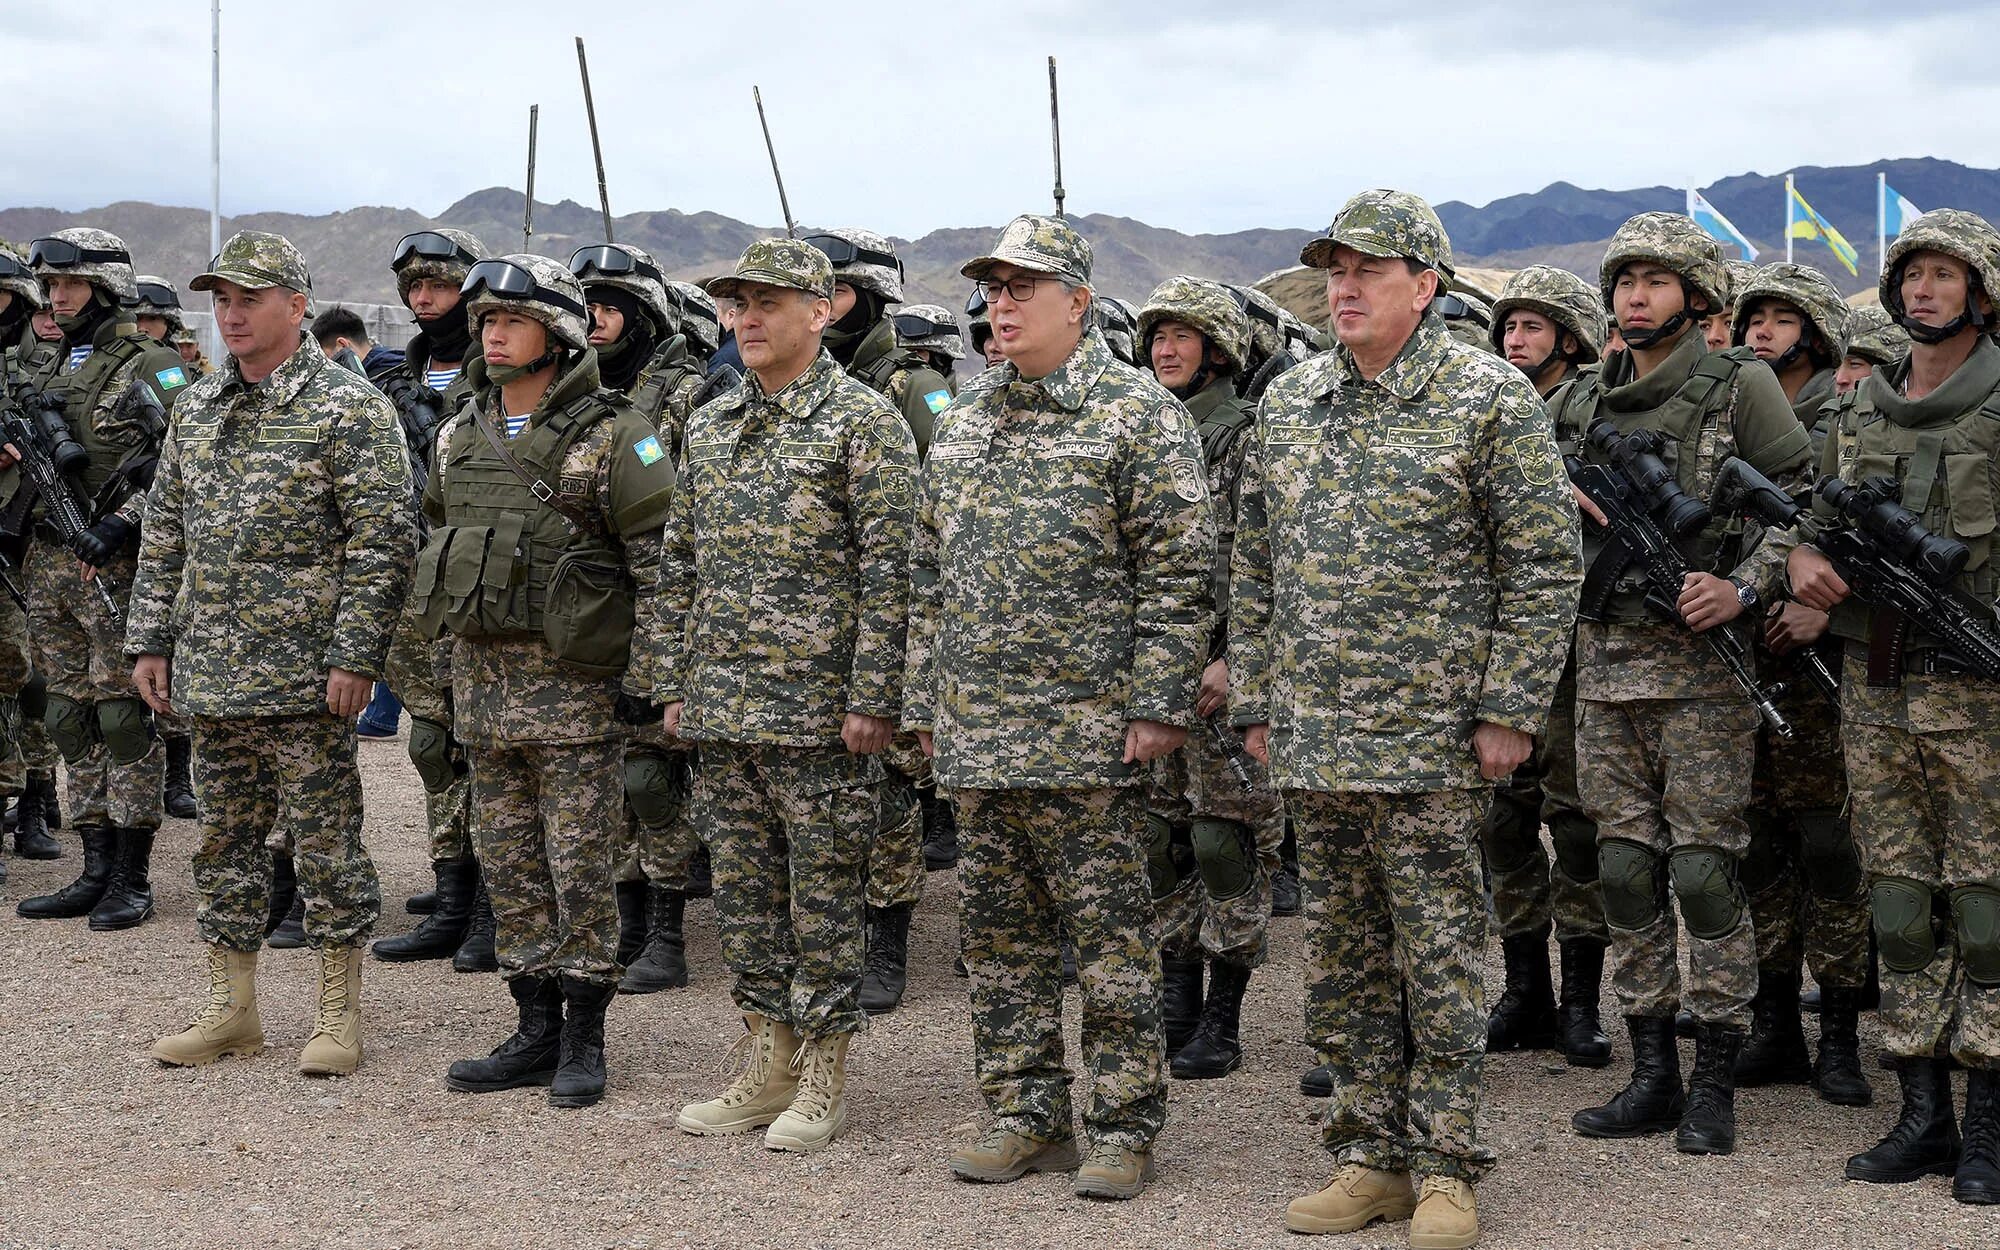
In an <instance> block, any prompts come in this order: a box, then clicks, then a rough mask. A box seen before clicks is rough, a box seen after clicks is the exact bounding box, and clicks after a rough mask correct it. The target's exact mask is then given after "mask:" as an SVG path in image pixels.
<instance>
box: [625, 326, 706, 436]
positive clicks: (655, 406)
mask: <svg viewBox="0 0 2000 1250" xmlns="http://www.w3.org/2000/svg"><path fill="white" fill-rule="evenodd" d="M707 382H708V377H707V375H706V374H705V373H704V372H703V371H702V365H701V361H700V360H698V359H696V358H695V356H694V355H693V354H692V353H691V352H690V351H689V350H688V341H687V338H686V336H684V335H680V334H676V335H674V336H673V337H672V338H670V339H668V340H667V341H666V342H664V343H662V344H660V349H659V350H658V351H656V352H654V353H653V359H652V360H651V361H649V362H648V363H647V365H646V367H645V368H644V369H643V370H641V371H640V373H639V377H638V380H637V381H636V382H635V383H634V384H633V386H632V396H631V399H632V407H633V408H634V409H635V410H637V412H638V413H639V415H640V416H642V417H644V418H646V420H648V421H650V422H652V424H653V428H654V429H656V430H658V431H659V432H660V445H661V446H662V447H665V448H667V449H668V452H669V454H670V455H673V456H678V455H679V454H680V452H681V448H682V444H684V443H685V442H686V441H687V420H688V417H689V416H690V415H692V414H693V412H694V407H695V405H694V400H695V396H697V395H699V394H700V393H701V389H702V387H703V386H704V385H706V384H707Z"/></svg>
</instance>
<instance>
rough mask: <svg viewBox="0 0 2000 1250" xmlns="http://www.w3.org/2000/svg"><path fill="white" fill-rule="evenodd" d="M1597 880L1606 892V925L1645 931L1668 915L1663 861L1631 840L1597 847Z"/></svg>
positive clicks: (1611, 840)
mask: <svg viewBox="0 0 2000 1250" xmlns="http://www.w3.org/2000/svg"><path fill="white" fill-rule="evenodd" d="M1597 879H1598V881H1599V883H1600V884H1601V885H1602V887H1603V890H1604V922H1605V923H1606V924H1608V925H1610V926H1611V927H1612V928H1614V929H1626V930H1635V929H1643V928H1645V927H1646V926H1647V925H1650V924H1652V923H1654V922H1655V921H1657V920H1658V919H1659V918H1660V917H1661V916H1663V915H1665V914H1666V911H1667V883H1666V878H1665V877H1663V876H1661V875H1660V857H1659V856H1658V855H1657V854H1655V853H1654V852H1653V850H1652V848H1651V847H1646V846H1641V845H1639V844H1638V843H1637V842H1633V841H1631V840H1630V839H1627V838H1606V839H1604V840H1603V841H1602V842H1600V843H1598V844H1597Z"/></svg>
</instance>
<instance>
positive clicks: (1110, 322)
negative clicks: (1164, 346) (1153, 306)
mask: <svg viewBox="0 0 2000 1250" xmlns="http://www.w3.org/2000/svg"><path fill="white" fill-rule="evenodd" d="M1090 306H1091V308H1092V310H1093V311H1095V313H1096V314H1097V330H1098V333H1100V334H1102V335H1103V336H1104V342H1105V344H1106V345H1107V346H1108V347H1110V348H1111V354H1112V355H1114V356H1116V357H1118V359H1120V360H1122V361H1124V362H1125V363H1126V364H1128V365H1130V364H1137V363H1138V360H1139V356H1138V343H1137V342H1136V340H1135V339H1134V337H1133V335H1134V334H1135V333H1136V332H1137V330H1138V326H1139V315H1138V314H1139V310H1138V309H1136V308H1134V307H1132V305H1131V303H1130V302H1129V301H1126V300H1122V299H1119V298H1118V297H1116V296H1114V295H1098V296H1094V297H1092V299H1091V301H1090Z"/></svg>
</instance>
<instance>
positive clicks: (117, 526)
mask: <svg viewBox="0 0 2000 1250" xmlns="http://www.w3.org/2000/svg"><path fill="white" fill-rule="evenodd" d="M131 539H132V523H131V522H129V521H127V520H126V519H125V518H124V517H120V516H108V517H105V518H104V519H103V520H102V521H99V522H98V523H97V524H95V525H93V526H91V527H90V528H89V529H87V530H85V531H83V533H81V534H78V535H77V536H76V541H75V542H73V543H71V544H70V550H71V551H73V552H75V553H76V558H77V559H79V560H81V561H83V562H84V563H85V564H88V565H89V566H90V567H91V568H94V569H101V568H103V567H104V566H105V565H107V564H109V563H111V560H112V557H114V556H116V555H117V554H118V553H119V552H121V551H123V550H125V544H126V543H128V542H130V541H131Z"/></svg>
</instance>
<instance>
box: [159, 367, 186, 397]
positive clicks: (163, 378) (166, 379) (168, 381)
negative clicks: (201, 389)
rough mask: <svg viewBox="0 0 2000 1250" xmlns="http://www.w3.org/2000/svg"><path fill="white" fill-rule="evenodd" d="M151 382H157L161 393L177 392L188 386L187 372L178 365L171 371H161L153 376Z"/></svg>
mask: <svg viewBox="0 0 2000 1250" xmlns="http://www.w3.org/2000/svg"><path fill="white" fill-rule="evenodd" d="M153 381H155V382H158V383H159V384H160V389H161V390H163V391H174V390H179V389H180V388H181V387H183V386H186V385H187V384H188V375H187V370H186V369H184V368H182V367H181V366H179V365H175V366H174V367H173V368H171V369H162V370H160V371H159V372H158V373H156V374H154V375H153Z"/></svg>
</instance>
